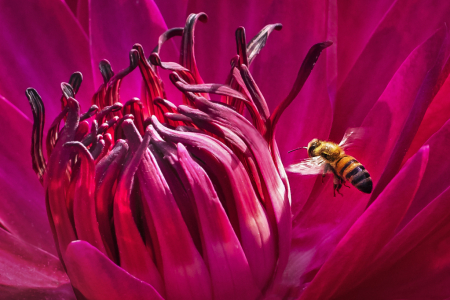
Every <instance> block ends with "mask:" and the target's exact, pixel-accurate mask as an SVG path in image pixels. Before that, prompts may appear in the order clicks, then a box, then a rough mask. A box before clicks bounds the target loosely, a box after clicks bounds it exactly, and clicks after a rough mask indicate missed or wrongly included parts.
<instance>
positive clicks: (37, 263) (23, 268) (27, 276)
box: [0, 229, 75, 299]
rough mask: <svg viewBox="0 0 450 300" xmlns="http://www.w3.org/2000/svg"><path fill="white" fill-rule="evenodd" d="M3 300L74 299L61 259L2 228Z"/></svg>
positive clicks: (0, 283)
mask: <svg viewBox="0 0 450 300" xmlns="http://www.w3.org/2000/svg"><path fill="white" fill-rule="evenodd" d="M0 270H1V273H0V297H1V298H2V299H19V298H20V299H32V298H33V299H37V298H38V297H39V298H41V299H43V298H44V297H55V298H56V297H58V299H74V298H75V297H74V295H73V292H72V291H71V286H70V285H69V278H67V275H66V274H65V272H64V269H63V267H62V265H61V263H60V262H59V259H58V258H57V257H55V256H53V255H51V254H49V253H48V252H45V251H43V250H41V249H39V248H36V247H35V246H32V245H30V244H28V243H26V242H24V241H22V240H20V239H19V238H17V237H15V236H13V235H11V234H10V233H8V232H6V231H5V230H3V229H0Z"/></svg>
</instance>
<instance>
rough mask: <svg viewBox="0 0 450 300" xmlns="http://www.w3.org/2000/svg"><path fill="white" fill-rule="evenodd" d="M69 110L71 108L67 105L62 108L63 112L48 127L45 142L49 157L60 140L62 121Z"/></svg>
mask: <svg viewBox="0 0 450 300" xmlns="http://www.w3.org/2000/svg"><path fill="white" fill-rule="evenodd" d="M63 98H65V97H63ZM68 111H69V109H68V107H67V105H66V106H65V107H64V109H63V110H62V112H60V113H59V115H58V116H57V117H56V118H55V120H54V121H53V123H52V125H50V128H49V129H48V132H47V140H46V143H45V144H46V146H47V157H50V155H51V154H52V151H53V149H54V148H55V145H56V142H57V141H58V134H59V127H60V126H61V121H62V119H64V118H65V117H66V115H67V112H68Z"/></svg>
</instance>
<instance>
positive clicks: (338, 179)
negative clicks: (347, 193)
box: [333, 174, 344, 197]
mask: <svg viewBox="0 0 450 300" xmlns="http://www.w3.org/2000/svg"><path fill="white" fill-rule="evenodd" d="M341 187H342V179H341V177H339V176H338V175H336V174H334V177H333V188H334V197H336V192H337V193H338V194H339V195H341V196H344V195H342V193H341V192H339V190H340V189H341Z"/></svg>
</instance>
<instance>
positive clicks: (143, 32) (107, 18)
mask: <svg viewBox="0 0 450 300" xmlns="http://www.w3.org/2000/svg"><path fill="white" fill-rule="evenodd" d="M90 18H91V21H90V33H91V36H90V40H91V51H92V66H93V67H92V68H93V69H94V70H97V69H98V68H97V66H98V63H99V62H100V60H102V59H104V58H107V59H108V60H109V61H110V62H111V65H112V67H113V69H114V70H122V69H124V68H126V67H127V66H128V61H127V59H126V58H125V55H126V54H127V53H128V52H129V51H130V49H131V48H132V47H133V45H134V44H135V43H140V44H141V45H142V46H143V47H144V49H145V50H146V51H147V52H148V53H150V51H151V50H152V49H153V48H154V47H155V46H156V45H157V44H158V38H159V36H160V34H162V33H163V32H164V31H166V30H167V26H166V24H165V22H164V20H163V18H162V16H161V13H160V12H159V9H158V7H157V6H156V5H155V3H154V2H153V1H152V0H143V1H138V2H136V1H134V2H133V1H132V2H125V3H120V2H110V1H103V0H99V1H90ZM179 25H181V24H179ZM164 54H168V56H169V57H170V60H171V61H176V60H177V56H178V55H177V53H176V51H175V49H174V47H173V44H172V43H167V44H166V45H165V47H164V49H163V55H164ZM94 78H95V84H96V86H99V85H100V84H101V83H103V79H102V77H101V75H100V73H99V72H94ZM166 79H167V78H164V81H166ZM141 83H142V77H141V74H140V72H139V71H138V70H134V71H133V72H132V73H131V74H129V75H128V76H127V77H125V79H124V81H123V84H122V86H121V88H120V95H121V99H123V100H125V101H126V100H128V99H131V98H133V97H137V96H139V94H140V90H141ZM166 89H167V90H166V92H167V93H168V97H169V99H170V98H171V97H174V96H175V95H176V94H175V95H173V93H171V89H172V90H175V89H173V87H171V86H170V85H167V86H166Z"/></svg>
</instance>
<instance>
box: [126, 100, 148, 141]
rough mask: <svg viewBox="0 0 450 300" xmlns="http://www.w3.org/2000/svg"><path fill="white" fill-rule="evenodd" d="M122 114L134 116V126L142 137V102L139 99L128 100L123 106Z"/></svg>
mask: <svg viewBox="0 0 450 300" xmlns="http://www.w3.org/2000/svg"><path fill="white" fill-rule="evenodd" d="M122 113H123V114H124V115H127V114H132V115H133V116H134V125H136V128H137V129H138V130H139V133H140V134H141V135H144V111H143V107H142V102H141V100H139V98H133V99H131V100H128V101H127V103H125V105H124V106H123V109H122Z"/></svg>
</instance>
